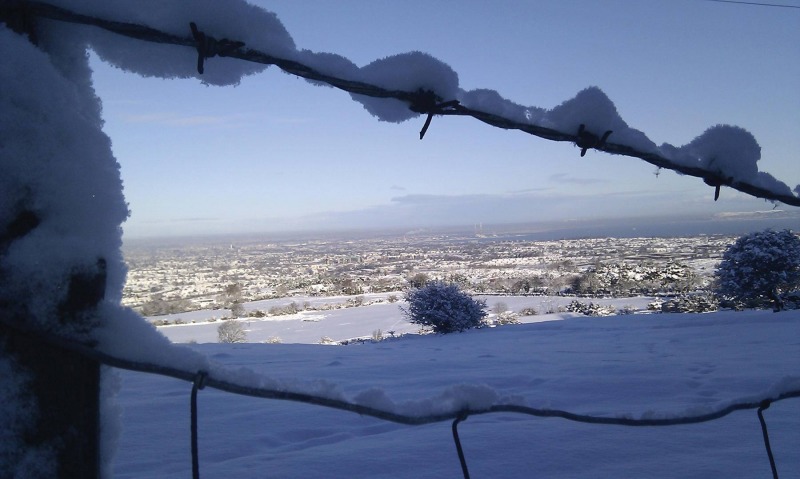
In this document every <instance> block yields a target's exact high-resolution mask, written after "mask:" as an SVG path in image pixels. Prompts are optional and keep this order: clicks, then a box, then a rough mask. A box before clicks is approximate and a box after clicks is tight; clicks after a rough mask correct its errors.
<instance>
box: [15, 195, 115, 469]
mask: <svg viewBox="0 0 800 479" xmlns="http://www.w3.org/2000/svg"><path fill="white" fill-rule="evenodd" d="M40 222H41V220H40V218H39V216H38V215H37V214H35V213H33V212H32V211H30V210H28V209H22V210H21V211H19V212H18V213H17V214H16V216H15V217H14V219H13V220H12V221H10V222H9V223H8V224H6V225H2V226H3V227H2V229H0V281H8V280H9V278H8V277H4V274H3V273H4V272H3V268H2V266H3V259H4V258H5V256H6V254H7V252H8V249H9V247H10V246H11V244H12V243H13V242H14V241H17V240H19V239H21V238H24V237H25V236H26V235H28V234H29V233H30V232H31V231H34V230H35V229H36V228H37V227H38V226H39V224H40ZM105 284H106V262H105V260H103V259H100V260H98V261H97V264H96V265H95V267H94V268H93V269H91V268H90V269H89V270H88V271H87V270H86V269H79V270H76V271H75V272H73V274H72V275H71V277H70V280H69V284H68V285H66V287H67V295H66V298H65V299H64V300H63V301H62V302H61V303H60V304H59V307H58V322H59V323H60V324H62V325H65V326H69V327H71V329H74V328H75V327H78V328H81V327H83V328H84V329H86V330H88V329H90V328H91V324H92V322H93V321H95V317H94V314H93V310H94V309H95V307H96V306H97V304H98V303H99V302H100V301H101V300H102V299H103V296H104V295H105ZM37 300H40V298H37V297H36V296H35V295H33V296H32V297H27V298H18V297H9V298H0V315H1V316H2V321H0V341H2V343H3V346H4V351H5V353H6V354H8V355H9V356H11V357H12V358H13V359H14V360H15V361H16V363H17V365H18V366H19V367H20V368H21V369H22V370H24V371H25V372H27V373H28V374H29V375H30V376H31V383H30V392H31V394H32V395H33V397H34V398H35V400H36V412H37V415H36V417H35V424H34V425H33V426H32V427H30V428H29V429H28V430H26V431H24V433H23V434H24V437H22V438H21V439H22V441H23V442H24V444H25V445H27V446H30V447H50V448H52V449H53V450H54V451H55V454H56V461H57V465H56V471H55V472H56V475H55V477H57V478H63V479H97V478H98V477H99V475H100V467H99V457H100V456H99V450H100V448H99V446H100V440H99V436H100V434H99V431H100V407H99V406H100V364H99V363H97V362H95V361H93V360H90V359H87V358H85V357H83V356H81V355H79V354H76V353H74V352H71V351H67V350H65V349H63V348H60V347H58V346H54V345H51V344H48V343H46V342H44V341H42V340H40V339H39V338H37V335H36V332H35V331H34V330H33V324H32V322H31V321H30V319H31V317H30V313H29V312H28V304H27V303H30V302H34V301H37ZM15 323H16V324H20V325H21V326H20V327H19V328H15V327H13V324H15Z"/></svg>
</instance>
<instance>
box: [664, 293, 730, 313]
mask: <svg viewBox="0 0 800 479" xmlns="http://www.w3.org/2000/svg"><path fill="white" fill-rule="evenodd" d="M718 309H719V301H718V300H717V297H716V296H714V294H711V293H698V294H687V295H684V296H678V297H677V298H672V299H670V300H668V301H664V302H663V303H661V312H662V313H708V312H711V311H716V310H718Z"/></svg>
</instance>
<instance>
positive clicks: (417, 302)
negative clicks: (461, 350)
mask: <svg viewBox="0 0 800 479" xmlns="http://www.w3.org/2000/svg"><path fill="white" fill-rule="evenodd" d="M405 299H406V301H407V302H408V308H407V309H406V308H402V307H401V308H400V309H401V310H402V311H403V314H405V316H406V318H408V320H409V321H410V322H412V323H414V324H420V325H422V326H430V327H432V328H433V331H434V332H436V333H452V332H454V331H464V330H466V329H470V328H475V327H478V326H480V325H481V322H482V321H483V318H485V317H486V314H487V313H486V301H481V300H476V299H473V298H472V297H471V296H470V295H469V294H467V293H465V292H463V291H461V290H460V289H459V287H458V285H456V284H452V283H445V282H442V281H431V282H429V283H427V284H426V285H425V286H423V287H421V288H417V289H412V290H410V291H408V292H407V293H406V297H405Z"/></svg>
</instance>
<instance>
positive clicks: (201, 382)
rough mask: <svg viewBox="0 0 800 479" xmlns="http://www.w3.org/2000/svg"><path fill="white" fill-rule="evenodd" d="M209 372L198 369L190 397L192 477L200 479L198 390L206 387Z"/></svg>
mask: <svg viewBox="0 0 800 479" xmlns="http://www.w3.org/2000/svg"><path fill="white" fill-rule="evenodd" d="M206 376H208V373H206V372H205V371H198V372H197V375H196V376H195V378H194V381H192V394H191V397H190V405H189V411H190V412H189V417H190V422H191V425H190V426H189V428H190V431H191V443H192V479H200V454H199V452H198V450H199V447H198V444H197V391H198V390H200V389H203V388H204V387H205V380H206Z"/></svg>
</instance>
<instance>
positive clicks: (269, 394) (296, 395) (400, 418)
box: [0, 318, 800, 479]
mask: <svg viewBox="0 0 800 479" xmlns="http://www.w3.org/2000/svg"><path fill="white" fill-rule="evenodd" d="M0 325H2V326H5V327H7V328H9V329H10V330H12V331H14V332H15V333H17V334H24V335H28V336H35V337H36V339H38V340H40V341H43V342H45V343H47V344H50V345H52V346H55V347H58V348H61V349H64V350H67V351H70V352H73V353H76V354H80V355H82V356H84V357H86V358H89V359H91V360H93V361H96V362H98V363H100V364H103V365H106V366H110V367H113V368H117V369H124V370H128V371H135V372H143V373H150V374H156V375H159V376H166V377H171V378H174V379H179V380H183V381H186V382H189V383H191V384H192V391H191V396H190V416H191V445H192V466H193V470H194V471H198V468H199V461H198V455H199V454H198V446H197V395H198V391H199V390H201V389H204V388H206V387H208V388H213V389H217V390H219V391H225V392H228V393H232V394H237V395H241V396H250V397H255V398H263V399H276V400H283V401H292V402H299V403H305V404H311V405H316V406H322V407H326V408H331V409H338V410H341V411H347V412H352V413H356V414H359V415H362V416H369V417H373V418H376V419H381V420H384V421H389V422H394V423H398V424H404V425H408V426H420V425H426V424H433V423H440V422H445V421H453V424H452V431H453V438H454V441H455V444H456V449H457V452H458V455H459V460H460V462H461V464H462V468H463V472H464V475H465V476H464V477H467V478H468V477H469V473H468V471H467V469H466V460H465V458H464V453H463V449H462V447H461V441H460V439H459V435H458V424H459V423H461V422H463V421H465V420H466V419H467V418H468V417H469V416H480V415H486V414H497V413H514V414H522V415H528V416H534V417H539V418H561V419H565V420H568V421H572V422H578V423H584V424H599V425H615V426H628V427H665V426H679V425H690V424H699V423H705V422H710V421H714V420H718V419H722V418H724V417H726V416H728V415H730V414H732V413H734V412H737V411H744V410H753V409H755V410H757V413H758V419H759V422H760V424H761V431H762V435H763V439H764V445H765V448H766V451H767V456H768V459H769V462H770V466H771V468H772V471H773V478H776V479H777V478H778V473H777V467H776V465H775V460H774V456H773V454H772V448H771V445H770V442H769V435H768V432H767V425H766V421H765V420H764V416H763V411H764V410H765V409H767V408H768V407H769V406H770V405H771V404H773V403H775V402H779V401H783V400H786V399H792V398H800V389H793V390H789V391H784V392H782V393H778V394H775V395H772V396H768V397H763V398H760V399H753V400H743V401H737V402H733V403H731V404H729V405H728V406H726V407H723V408H720V409H717V410H715V411H711V412H708V413H705V414H698V415H690V416H677V417H670V418H638V419H637V418H632V417H613V416H593V415H586V414H579V413H574V412H570V411H565V410H560V409H547V408H535V407H529V406H522V405H516V404H496V405H493V406H489V407H486V408H481V409H469V408H465V409H461V410H458V411H453V412H449V413H441V414H430V415H422V416H411V415H405V414H400V413H396V412H391V411H385V410H381V409H378V408H374V407H370V406H365V405H361V404H356V403H352V402H349V401H346V400H343V399H335V398H331V397H327V396H322V395H316V394H312V393H305V392H296V391H288V390H282V389H277V388H269V387H259V386H252V385H248V384H241V383H237V382H236V381H231V380H229V379H226V378H225V377H218V376H216V375H214V374H212V373H210V372H208V371H206V370H203V369H201V370H187V369H180V368H176V367H173V366H168V365H163V364H157V363H150V362H145V361H134V360H130V359H125V358H119V357H116V356H114V355H112V354H109V353H106V352H103V351H100V350H98V349H97V348H96V347H95V346H94V345H92V344H91V343H86V342H81V341H78V340H75V339H70V338H64V337H62V336H59V335H57V334H53V333H51V332H45V331H38V330H35V329H33V328H30V327H27V326H25V325H23V324H19V323H11V322H9V321H7V320H6V319H5V318H3V319H0ZM265 379H266V377H265ZM195 474H196V475H195V476H194V477H199V473H195Z"/></svg>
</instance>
